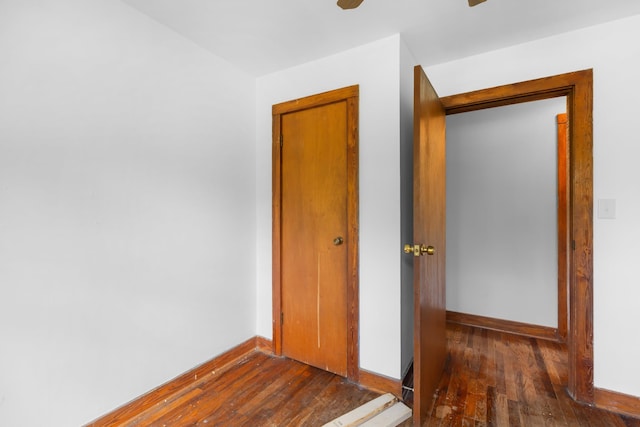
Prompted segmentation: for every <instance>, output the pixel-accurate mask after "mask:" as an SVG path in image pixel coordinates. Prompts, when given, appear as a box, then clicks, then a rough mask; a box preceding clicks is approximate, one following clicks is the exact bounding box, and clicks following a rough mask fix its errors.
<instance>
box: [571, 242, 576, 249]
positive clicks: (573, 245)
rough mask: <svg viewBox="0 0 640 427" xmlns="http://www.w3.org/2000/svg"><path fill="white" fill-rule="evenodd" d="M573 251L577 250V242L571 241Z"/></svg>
mask: <svg viewBox="0 0 640 427" xmlns="http://www.w3.org/2000/svg"><path fill="white" fill-rule="evenodd" d="M571 249H573V250H574V251H575V250H576V241H575V240H572V241H571Z"/></svg>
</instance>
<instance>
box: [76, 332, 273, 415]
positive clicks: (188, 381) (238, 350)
mask: <svg viewBox="0 0 640 427" xmlns="http://www.w3.org/2000/svg"><path fill="white" fill-rule="evenodd" d="M270 342H271V341H270V340H268V339H266V338H263V337H253V338H249V339H248V340H246V341H245V342H243V343H242V344H239V345H237V346H236V347H233V348H232V349H230V350H228V351H226V352H224V353H222V354H220V355H219V356H217V357H214V358H213V359H211V360H209V361H208V362H205V363H203V364H202V365H199V366H197V367H195V368H193V369H191V370H190V371H187V372H185V373H183V374H182V375H179V376H177V377H176V378H174V379H172V380H170V381H168V382H166V383H165V384H163V385H161V386H159V387H158V388H155V389H153V390H151V391H149V392H147V393H145V394H143V395H142V396H140V397H137V398H135V399H133V400H132V401H130V402H129V403H126V404H124V405H123V406H121V407H119V408H117V409H115V410H113V411H111V412H109V413H108V414H105V415H103V416H101V417H100V418H97V419H96V420H94V421H91V422H90V423H88V424H86V425H85V426H84V427H103V426H116V425H121V424H123V423H126V422H127V421H129V420H131V419H133V418H135V417H137V416H139V415H140V414H142V413H143V412H145V411H147V410H148V409H150V408H152V407H153V406H155V405H157V404H158V403H160V402H163V401H164V400H165V399H168V398H170V397H171V396H172V395H173V394H175V393H176V392H178V391H180V390H183V389H184V388H185V387H188V386H192V385H194V384H195V383H197V382H199V381H203V379H204V378H205V377H206V375H207V374H209V373H210V372H212V371H217V372H220V371H221V370H224V369H226V368H228V367H230V366H231V365H232V364H233V363H234V362H236V361H238V360H239V359H242V358H243V357H245V356H247V355H248V354H250V353H252V352H254V351H256V350H258V351H262V352H264V353H270V352H272V351H271V344H270Z"/></svg>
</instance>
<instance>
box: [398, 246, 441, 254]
mask: <svg viewBox="0 0 640 427" xmlns="http://www.w3.org/2000/svg"><path fill="white" fill-rule="evenodd" d="M404 253H405V254H410V253H413V256H422V255H424V254H427V255H433V254H435V253H436V248H434V247H433V246H427V245H413V246H411V245H404Z"/></svg>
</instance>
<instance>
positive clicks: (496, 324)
mask: <svg viewBox="0 0 640 427" xmlns="http://www.w3.org/2000/svg"><path fill="white" fill-rule="evenodd" d="M447 322H451V323H457V324H460V325H467V326H475V327H477V328H483V329H490V330H492V331H498V332H507V333H510V334H515V335H522V336H525V337H531V338H538V339H542V340H549V341H555V342H563V339H562V337H561V336H560V334H559V333H558V330H557V329H556V328H551V327H548V326H539V325H532V324H529V323H521V322H514V321H512V320H503V319H496V318H493V317H485V316H478V315H475V314H467V313H459V312H457V311H447Z"/></svg>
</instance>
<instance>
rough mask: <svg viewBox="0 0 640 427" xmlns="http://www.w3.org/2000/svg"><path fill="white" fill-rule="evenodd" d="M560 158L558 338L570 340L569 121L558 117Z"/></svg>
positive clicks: (558, 151)
mask: <svg viewBox="0 0 640 427" xmlns="http://www.w3.org/2000/svg"><path fill="white" fill-rule="evenodd" d="M556 122H557V134H558V138H557V141H558V142H557V153H558V154H557V155H558V177H557V180H558V210H557V225H558V336H559V337H560V338H561V339H562V340H566V339H567V331H568V328H569V260H570V253H569V194H570V193H569V179H570V174H569V158H570V156H569V118H568V116H567V114H566V113H562V114H558V115H557V116H556Z"/></svg>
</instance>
